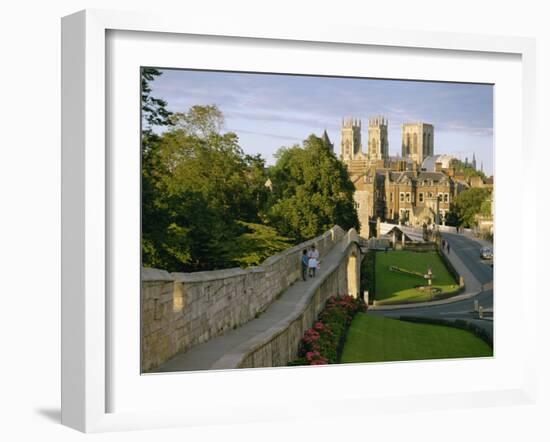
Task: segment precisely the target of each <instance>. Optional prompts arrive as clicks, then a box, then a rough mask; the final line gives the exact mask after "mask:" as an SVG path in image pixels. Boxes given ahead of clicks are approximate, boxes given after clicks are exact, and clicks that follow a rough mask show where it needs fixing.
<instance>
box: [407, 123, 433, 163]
mask: <svg viewBox="0 0 550 442" xmlns="http://www.w3.org/2000/svg"><path fill="white" fill-rule="evenodd" d="M401 129H402V143H401V156H403V157H405V158H410V159H411V160H414V161H416V163H417V164H419V165H420V164H422V161H424V158H426V157H429V156H432V155H433V154H434V127H433V126H432V125H431V124H426V123H405V124H403V125H402V126H401Z"/></svg>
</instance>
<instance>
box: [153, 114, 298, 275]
mask: <svg viewBox="0 0 550 442" xmlns="http://www.w3.org/2000/svg"><path fill="white" fill-rule="evenodd" d="M222 122H223V116H222V115H221V113H220V111H219V109H218V108H217V107H216V106H193V107H192V108H191V109H190V110H189V111H188V112H185V113H179V114H174V115H173V116H172V117H171V123H172V127H171V128H170V129H169V130H168V131H166V132H164V133H163V134H162V135H160V136H158V139H157V140H156V142H155V147H154V149H150V150H149V151H148V152H144V154H143V155H144V157H148V158H149V159H148V160H147V162H145V161H144V164H145V163H147V170H144V171H143V175H144V177H150V176H154V180H150V179H149V180H147V182H148V184H151V183H152V184H153V189H151V191H149V190H150V189H149V187H150V186H145V185H144V189H143V198H144V201H143V204H144V205H149V206H152V210H147V211H145V210H144V214H143V221H142V235H143V257H142V259H143V263H144V265H146V266H152V267H160V268H163V269H167V270H169V271H198V270H212V269H219V268H227V267H234V266H239V265H257V264H259V263H260V262H261V261H262V260H263V259H265V258H267V257H268V256H270V255H272V254H274V253H276V252H278V251H280V250H283V249H285V248H287V247H289V244H290V243H289V242H288V241H287V240H286V238H284V237H282V236H281V235H278V234H277V232H276V231H275V230H274V229H270V228H267V226H262V225H261V218H260V214H261V212H262V211H263V210H264V206H265V204H266V202H267V197H268V195H267V192H268V190H267V188H266V187H265V185H264V184H265V181H266V179H267V177H266V173H265V164H264V161H263V160H262V159H261V158H260V157H259V156H250V155H246V154H244V152H243V151H242V149H241V148H240V146H239V143H238V138H237V136H236V135H235V134H234V133H231V132H227V133H221V132H219V129H220V128H221V127H222ZM153 152H154V156H153V158H154V161H153V160H152V158H151V156H152V153H153ZM146 200H147V201H146ZM146 217H147V218H146Z"/></svg>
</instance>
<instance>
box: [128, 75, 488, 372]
mask: <svg viewBox="0 0 550 442" xmlns="http://www.w3.org/2000/svg"><path fill="white" fill-rule="evenodd" d="M136 88H140V92H141V103H140V105H141V113H140V115H141V137H140V138H141V146H140V156H141V238H140V241H141V294H140V296H141V298H140V306H141V311H140V328H141V330H140V333H141V339H140V340H141V342H140V348H141V362H140V366H141V373H142V374H147V373H169V372H171V373H177V372H195V371H200V370H230V369H238V368H266V367H298V366H311V365H331V364H355V363H387V362H393V363H404V362H407V361H418V360H441V359H462V358H492V357H493V321H494V311H493V299H494V294H493V270H494V269H493V262H494V256H493V253H494V252H493V250H494V246H493V226H494V216H493V213H494V199H493V194H494V176H495V171H494V134H493V128H494V112H493V110H494V85H493V84H488V83H463V82H444V81H425V80H412V79H384V78H363V77H339V76H322V75H313V74H311V75H303V74H300V75H297V74H292V73H261V72H234V71H214V70H199V69H179V68H178V69H175V68H166V67H156V66H142V67H141V68H140V84H136ZM136 296H138V294H137V293H136Z"/></svg>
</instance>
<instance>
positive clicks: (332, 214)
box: [266, 135, 359, 242]
mask: <svg viewBox="0 0 550 442" xmlns="http://www.w3.org/2000/svg"><path fill="white" fill-rule="evenodd" d="M276 158H277V162H276V164H275V165H274V166H273V167H271V169H270V172H269V175H270V178H271V181H272V183H273V191H272V194H271V195H270V201H269V203H270V204H269V205H270V207H269V210H268V212H267V214H266V216H267V218H268V219H269V222H270V224H271V225H272V226H274V227H275V228H276V229H277V231H278V232H279V233H280V234H281V235H283V236H285V237H290V238H293V239H294V241H295V242H301V241H304V240H306V239H310V238H313V237H315V236H317V235H320V234H321V233H322V232H324V231H326V230H327V229H329V228H331V227H332V226H334V225H335V224H338V225H340V226H341V227H342V228H343V229H349V228H351V227H355V228H357V229H358V228H359V221H358V217H357V211H356V209H355V204H354V200H353V193H354V186H353V183H352V182H351V181H350V179H349V175H348V172H347V169H346V167H345V165H344V164H343V163H341V162H340V161H339V160H338V159H337V158H336V157H335V156H334V154H333V153H332V152H331V151H330V150H329V149H328V146H326V143H325V142H323V140H322V139H321V138H319V137H316V136H315V135H311V136H310V137H309V138H308V139H306V140H305V141H304V143H303V147H299V146H294V147H291V148H283V149H280V150H279V151H278V153H277V155H276Z"/></svg>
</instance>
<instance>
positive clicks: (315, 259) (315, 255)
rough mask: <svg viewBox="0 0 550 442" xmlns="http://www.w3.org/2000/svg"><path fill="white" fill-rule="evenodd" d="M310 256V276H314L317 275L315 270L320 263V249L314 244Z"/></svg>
mask: <svg viewBox="0 0 550 442" xmlns="http://www.w3.org/2000/svg"><path fill="white" fill-rule="evenodd" d="M308 257H309V260H308V267H309V277H310V278H313V277H315V271H316V270H317V266H318V265H319V250H317V249H316V248H315V246H314V245H313V246H311V250H310V251H309V253H308Z"/></svg>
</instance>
